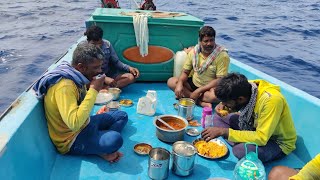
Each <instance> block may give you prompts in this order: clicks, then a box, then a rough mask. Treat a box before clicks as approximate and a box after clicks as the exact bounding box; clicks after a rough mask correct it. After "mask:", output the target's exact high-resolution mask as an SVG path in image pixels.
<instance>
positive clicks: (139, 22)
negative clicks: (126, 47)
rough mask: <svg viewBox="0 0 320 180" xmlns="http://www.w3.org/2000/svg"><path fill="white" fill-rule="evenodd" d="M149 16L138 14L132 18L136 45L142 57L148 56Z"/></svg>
mask: <svg viewBox="0 0 320 180" xmlns="http://www.w3.org/2000/svg"><path fill="white" fill-rule="evenodd" d="M148 16H150V15H149V14H145V13H139V14H136V15H134V16H133V27H134V33H135V35H136V43H137V46H138V47H139V51H140V55H141V56H142V57H144V56H147V55H148V43H149V29H148Z"/></svg>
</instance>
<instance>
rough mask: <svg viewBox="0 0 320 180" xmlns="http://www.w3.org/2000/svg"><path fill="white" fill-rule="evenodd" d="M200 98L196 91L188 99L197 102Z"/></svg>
mask: <svg viewBox="0 0 320 180" xmlns="http://www.w3.org/2000/svg"><path fill="white" fill-rule="evenodd" d="M200 96H201V93H200V92H199V91H197V90H195V91H193V92H192V93H191V94H190V98H191V99H193V100H194V101H197V100H198V99H199V97H200Z"/></svg>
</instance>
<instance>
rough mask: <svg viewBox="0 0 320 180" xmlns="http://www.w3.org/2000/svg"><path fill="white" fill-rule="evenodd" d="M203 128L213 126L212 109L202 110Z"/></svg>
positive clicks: (205, 108)
mask: <svg viewBox="0 0 320 180" xmlns="http://www.w3.org/2000/svg"><path fill="white" fill-rule="evenodd" d="M201 126H202V127H203V128H206V127H211V126H213V119H212V109H211V108H210V107H204V108H203V110H202V118H201Z"/></svg>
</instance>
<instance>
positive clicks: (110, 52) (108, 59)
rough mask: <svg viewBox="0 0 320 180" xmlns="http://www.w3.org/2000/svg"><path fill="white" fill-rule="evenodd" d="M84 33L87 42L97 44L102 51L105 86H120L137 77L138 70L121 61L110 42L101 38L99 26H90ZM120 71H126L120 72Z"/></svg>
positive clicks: (101, 33)
mask: <svg viewBox="0 0 320 180" xmlns="http://www.w3.org/2000/svg"><path fill="white" fill-rule="evenodd" d="M85 35H86V36H87V41H88V42H89V43H91V44H94V45H96V46H99V47H100V48H101V49H102V51H103V52H104V55H105V59H104V61H103V64H102V71H103V72H104V73H105V75H106V76H107V77H106V78H105V84H106V85H107V86H109V87H118V88H122V87H125V86H127V85H129V84H131V83H133V82H134V81H135V79H136V78H138V77H139V75H140V72H139V70H138V69H137V68H134V67H130V66H129V65H127V64H124V63H122V62H121V61H120V60H119V57H118V55H117V54H116V52H115V50H114V49H113V47H112V45H111V43H110V42H109V41H107V40H105V39H102V36H103V30H102V29H101V28H100V27H98V26H95V25H93V26H91V27H90V28H88V29H87V31H86V32H85ZM121 72H126V73H123V74H122V73H121Z"/></svg>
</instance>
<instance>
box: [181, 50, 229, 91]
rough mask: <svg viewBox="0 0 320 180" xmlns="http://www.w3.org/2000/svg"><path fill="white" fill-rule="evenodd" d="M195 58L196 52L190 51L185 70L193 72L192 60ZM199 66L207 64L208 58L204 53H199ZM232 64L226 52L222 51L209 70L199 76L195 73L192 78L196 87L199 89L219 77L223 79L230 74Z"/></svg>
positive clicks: (184, 66)
mask: <svg viewBox="0 0 320 180" xmlns="http://www.w3.org/2000/svg"><path fill="white" fill-rule="evenodd" d="M193 56H194V51H190V52H189V53H188V58H187V59H186V61H185V63H184V65H183V69H185V70H188V71H191V70H193V66H192V59H193ZM198 56H199V64H200V66H199V67H201V66H202V64H203V63H204V62H205V60H206V58H205V57H204V56H203V54H202V53H199V55H198ZM229 64H230V58H229V55H228V53H227V52H226V51H222V52H220V53H219V55H218V56H217V57H216V58H215V60H214V61H212V63H211V64H210V65H209V66H208V68H207V69H206V70H205V71H204V72H203V73H202V74H198V73H197V72H194V74H193V76H192V81H193V83H194V85H196V86H197V87H201V86H204V85H206V84H208V83H209V82H210V81H212V80H214V79H216V78H217V77H222V76H225V75H227V74H228V68H229Z"/></svg>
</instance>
